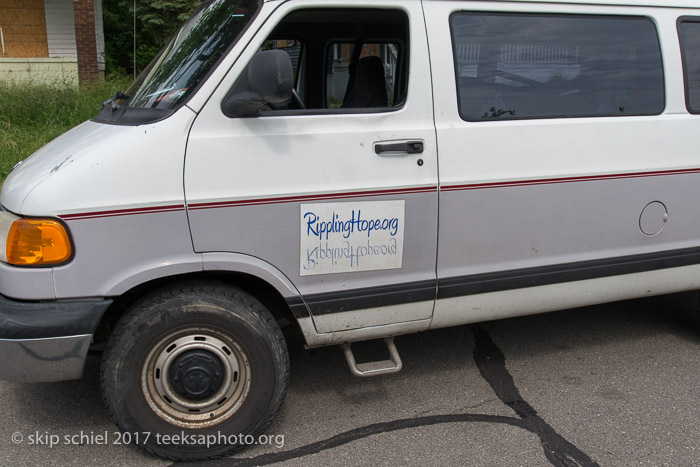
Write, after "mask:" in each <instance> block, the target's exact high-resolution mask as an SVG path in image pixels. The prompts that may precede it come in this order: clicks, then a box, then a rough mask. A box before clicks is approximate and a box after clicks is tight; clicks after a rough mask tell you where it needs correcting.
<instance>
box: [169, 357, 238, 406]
mask: <svg viewBox="0 0 700 467" xmlns="http://www.w3.org/2000/svg"><path fill="white" fill-rule="evenodd" d="M224 372H225V369H224V364H223V362H222V361H221V360H220V359H219V358H218V357H217V356H216V355H214V354H213V353H211V352H209V351H207V350H188V351H187V352H183V353H182V354H181V355H180V356H178V357H177V358H176V359H175V361H174V362H173V363H172V366H171V371H170V372H169V375H170V385H171V386H172V387H173V389H175V392H176V393H177V394H178V395H179V396H182V397H184V398H186V399H206V398H207V397H210V396H213V395H214V394H216V393H217V391H218V390H219V389H221V385H222V383H223V381H224Z"/></svg>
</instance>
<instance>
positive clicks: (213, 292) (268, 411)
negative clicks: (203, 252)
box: [101, 282, 289, 460]
mask: <svg viewBox="0 0 700 467" xmlns="http://www.w3.org/2000/svg"><path fill="white" fill-rule="evenodd" d="M101 379H102V394H103V398H104V400H105V404H106V406H107V409H108V411H109V412H110V413H111V415H112V417H113V418H114V420H115V422H116V424H117V426H118V427H119V428H120V430H121V431H122V433H123V437H124V440H125V441H126V440H127V438H128V440H129V442H131V443H134V444H139V445H141V446H142V447H144V448H145V449H147V450H149V451H151V452H153V453H155V454H157V455H159V456H163V457H167V458H169V459H174V460H197V459H207V458H215V457H221V456H224V455H226V454H228V453H231V452H233V451H236V450H238V449H241V448H243V447H245V446H246V445H247V444H251V443H254V442H255V441H256V440H257V436H258V435H259V434H260V433H262V432H263V430H265V428H267V426H268V425H269V424H270V423H271V422H272V420H273V418H274V417H275V415H276V414H277V412H278V411H279V409H280V407H281V405H282V401H283V399H284V395H285V392H286V389H287V385H288V382H289V357H288V354H287V348H286V345H285V342H284V337H283V336H282V333H281V331H280V329H279V327H278V326H277V323H276V322H275V320H274V318H273V317H272V315H270V313H269V312H268V311H267V310H266V309H265V308H264V307H263V306H262V305H261V304H260V302H258V301H257V300H256V299H255V298H254V297H252V296H251V295H249V294H247V293H245V292H243V291H241V290H240V289H237V288H234V287H230V286H228V285H225V284H222V283H216V282H204V283H192V284H183V285H180V286H177V287H170V288H167V289H162V290H160V291H158V292H156V293H153V294H151V295H150V296H148V297H146V298H144V299H142V300H141V301H139V302H137V303H135V304H134V305H133V306H132V307H131V309H130V310H129V311H128V312H127V313H126V314H125V315H124V316H123V317H122V318H121V319H120V321H119V322H118V323H117V325H116V327H115V329H114V332H113V334H112V337H111V338H110V341H109V343H108V345H107V349H106V350H105V354H104V357H103V362H102V370H101Z"/></svg>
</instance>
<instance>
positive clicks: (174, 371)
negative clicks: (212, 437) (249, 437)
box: [141, 328, 251, 428]
mask: <svg viewBox="0 0 700 467" xmlns="http://www.w3.org/2000/svg"><path fill="white" fill-rule="evenodd" d="M250 377H251V371H250V363H249V361H248V356H247V355H246V353H245V352H244V351H243V349H242V348H241V346H240V345H239V344H238V343H237V342H236V341H235V340H234V339H233V338H232V337H230V336H228V335H226V334H224V333H221V332H219V331H217V330H215V329H208V328H190V329H185V330H181V331H177V332H175V333H173V334H170V335H168V336H166V337H165V338H163V339H161V340H160V341H158V343H157V344H156V345H155V346H154V347H153V349H152V350H151V352H150V353H149V354H148V356H147V357H146V360H145V361H144V365H143V369H142V371H141V388H142V392H143V394H144V397H145V399H146V402H147V403H148V405H149V406H150V407H151V409H152V410H153V412H154V413H155V414H156V415H158V416H159V417H160V418H162V419H164V420H166V421H167V422H169V423H172V424H174V425H176V426H180V427H184V428H202V427H205V426H211V425H216V424H218V423H220V422H222V421H223V420H225V419H227V418H229V417H230V416H231V415H233V414H234V413H235V412H236V411H237V410H238V409H239V408H240V407H241V405H242V404H243V401H244V400H245V398H246V397H247V396H248V392H249V390H250Z"/></svg>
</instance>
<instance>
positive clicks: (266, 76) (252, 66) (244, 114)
mask: <svg viewBox="0 0 700 467" xmlns="http://www.w3.org/2000/svg"><path fill="white" fill-rule="evenodd" d="M246 75H247V76H246V78H247V81H248V90H245V91H239V92H235V91H234V90H236V88H238V86H236V85H234V86H233V88H232V89H231V91H230V92H229V93H228V95H227V96H226V97H225V98H224V100H223V102H222V103H221V111H222V112H223V113H224V115H226V116H227V117H229V118H234V117H238V118H250V117H257V116H259V115H260V112H261V111H262V110H269V109H270V107H269V106H268V104H279V103H282V102H286V101H287V100H289V99H290V98H291V97H292V89H293V88H294V72H293V71H292V60H291V59H290V58H289V55H288V54H287V52H285V51H283V50H266V51H264V52H259V53H258V54H257V55H255V56H254V57H253V59H252V60H251V61H250V63H249V64H248V69H247V70H246Z"/></svg>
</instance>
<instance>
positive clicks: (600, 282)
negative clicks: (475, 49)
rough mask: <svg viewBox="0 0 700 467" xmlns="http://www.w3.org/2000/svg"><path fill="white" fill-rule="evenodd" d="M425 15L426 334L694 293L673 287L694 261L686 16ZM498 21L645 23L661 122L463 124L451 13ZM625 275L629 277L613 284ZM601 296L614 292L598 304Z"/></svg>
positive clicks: (443, 9)
mask: <svg viewBox="0 0 700 467" xmlns="http://www.w3.org/2000/svg"><path fill="white" fill-rule="evenodd" d="M425 9H426V21H427V25H428V34H429V38H430V43H431V51H433V54H432V55H431V58H432V66H433V79H434V81H435V89H436V90H438V89H439V90H440V92H439V93H437V92H436V98H435V109H436V111H435V115H436V127H437V134H438V146H439V153H440V227H439V245H440V247H439V254H438V281H439V292H438V303H437V305H436V311H435V316H434V324H433V326H445V325H451V324H459V323H464V322H472V321H478V320H483V319H491V318H496V317H505V316H511V315H516V314H525V313H532V312H536V310H540V311H547V310H551V309H560V308H566V307H570V306H581V305H585V304H589V303H600V302H603V301H609V300H617V299H624V298H630V297H634V296H641V295H644V294H650V293H654V294H657V293H667V292H673V291H678V290H683V289H684V288H686V287H687V288H694V287H697V286H698V283H697V282H698V281H695V280H692V279H687V280H685V279H684V278H681V277H678V280H677V281H674V280H672V277H673V276H674V275H678V276H679V275H681V274H684V273H689V272H695V269H694V266H693V265H694V264H698V263H700V256H699V254H700V236H699V235H698V233H699V232H700V206H699V205H698V203H697V199H698V195H699V194H700V189H699V188H698V187H700V153H698V151H697V147H696V145H694V144H692V143H691V141H690V139H689V135H694V134H698V131H699V130H700V120H698V119H697V117H695V116H691V115H689V114H688V113H687V111H686V110H685V105H684V95H683V80H682V75H681V69H680V55H679V53H678V38H677V34H676V31H675V20H676V18H677V17H678V16H681V15H683V14H684V13H686V12H684V11H682V10H678V11H671V10H661V9H643V8H623V7H600V6H592V5H591V6H580V5H544V6H543V5H541V4H525V3H523V4H520V3H518V4H515V3H509V4H507V5H504V4H496V3H476V2H429V3H428V2H426V4H425ZM504 9H507V10H506V11H508V12H518V11H520V12H522V13H523V15H527V14H533V13H556V14H557V16H560V17H561V16H562V15H564V14H571V15H574V14H576V15H581V14H586V15H613V16H616V15H617V16H627V17H633V16H634V17H645V16H646V17H649V16H650V15H653V16H652V17H651V21H652V22H653V24H654V25H655V26H656V28H657V30H658V34H659V42H660V44H661V54H662V57H663V61H664V64H665V70H664V81H665V89H664V91H665V110H664V111H663V113H662V114H661V115H658V116H615V117H579V118H538V119H528V120H518V119H517V114H516V119H510V120H498V119H493V120H491V121H465V120H463V119H462V118H461V117H460V114H459V109H458V97H457V81H456V75H455V62H454V56H453V53H452V50H453V44H452V37H451V34H450V18H451V15H453V14H454V13H456V12H461V11H469V12H472V11H475V12H485V11H486V12H488V11H499V10H500V11H503V10H504ZM533 40H535V39H533ZM516 45H519V44H516ZM436 50H441V51H443V52H444V53H435V51H436ZM447 51H449V53H447ZM482 52H483V51H482ZM499 66H500V65H499ZM521 92H522V89H521ZM506 107H508V105H507V104H506ZM673 267H683V268H682V269H678V270H677V271H675V272H671V271H670V270H669V271H668V273H666V272H658V274H661V275H663V276H664V279H663V280H659V282H658V284H656V286H655V287H651V286H652V285H654V280H655V279H654V277H656V274H657V273H649V274H647V273H648V272H649V271H659V270H661V269H665V268H673ZM625 274H631V275H630V276H622V277H618V278H613V276H619V275H625ZM669 274H670V276H671V278H669ZM624 277H628V279H623V278H624ZM599 278H608V279H599ZM573 281H584V282H581V284H574V283H573ZM588 281H592V282H588ZM559 282H566V283H568V285H570V286H571V289H569V288H568V287H567V286H557V285H556V284H557V283H559ZM611 284H616V286H615V287H617V289H616V290H615V291H614V292H615V293H610V294H609V293H607V292H601V294H598V290H607V289H608V288H610V285H611ZM593 286H595V287H596V289H593ZM647 286H649V287H647ZM526 287H534V288H532V289H525V288H526ZM650 288H651V289H653V292H652V290H650ZM576 290H578V292H576ZM503 291H509V292H505V293H499V292H503ZM511 291H512V292H511ZM479 293H485V294H486V295H484V296H483V297H480V296H478V294H479ZM574 296H575V297H576V298H572V297H574ZM499 297H500V299H499ZM547 304H550V305H547ZM484 307H485V308H484Z"/></svg>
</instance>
